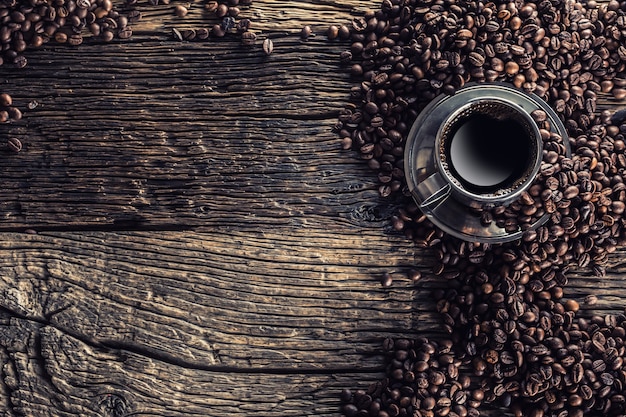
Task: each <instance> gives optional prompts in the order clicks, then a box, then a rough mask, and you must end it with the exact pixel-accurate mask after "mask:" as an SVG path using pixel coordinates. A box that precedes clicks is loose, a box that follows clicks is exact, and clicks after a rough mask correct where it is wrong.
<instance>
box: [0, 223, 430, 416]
mask: <svg viewBox="0 0 626 417" xmlns="http://www.w3.org/2000/svg"><path fill="white" fill-rule="evenodd" d="M355 230H357V228H354V227H352V228H345V230H344V233H340V234H333V233H323V232H320V231H310V230H306V231H302V230H298V229H295V230H291V231H289V230H280V231H266V232H259V233H256V234H253V233H251V232H237V231H228V230H218V231H216V232H214V233H200V234H197V233H188V232H185V233H182V232H167V233H166V232H160V233H159V234H158V235H157V236H155V235H154V234H153V233H149V232H133V233H115V234H113V233H104V232H93V233H50V234H42V235H30V234H4V236H5V237H6V239H5V240H3V241H2V242H0V259H1V260H0V271H1V272H0V276H1V277H2V278H1V279H0V311H2V312H3V313H2V317H3V319H2V320H0V347H2V349H0V352H4V355H1V356H0V359H2V361H3V362H2V363H3V365H4V366H3V367H1V368H2V369H3V372H4V375H3V377H4V378H3V380H4V381H5V383H4V385H3V384H0V386H2V389H3V391H0V394H2V393H3V392H4V395H0V404H4V405H5V406H7V407H6V408H7V409H8V405H9V404H10V403H11V402H13V403H14V405H15V412H16V413H23V414H26V415H29V414H35V415H82V416H84V415H116V414H112V412H111V413H110V414H107V413H106V412H104V411H103V410H102V408H101V407H102V405H101V402H102V401H105V400H106V399H107V395H108V394H116V395H119V396H120V397H121V398H124V401H125V403H126V404H127V405H128V409H127V411H128V412H139V413H145V414H156V415H194V414H199V415H206V416H212V415H216V416H217V415H223V414H225V413H236V414H238V415H258V416H268V415H276V416H278V415H327V416H330V415H336V413H337V410H338V406H339V403H338V391H339V390H340V389H341V388H342V387H346V386H355V385H357V386H362V385H363V384H365V383H367V382H373V381H375V380H376V379H377V378H380V377H381V376H382V370H383V367H384V360H383V357H382V356H381V353H380V343H381V341H382V340H383V339H384V338H385V337H389V336H395V337H399V336H406V335H409V334H411V332H412V329H413V328H414V326H415V325H416V323H417V322H418V321H420V320H422V317H421V313H418V310H419V309H420V308H419V307H418V306H417V305H416V298H415V297H414V295H415V289H416V288H415V286H414V285H413V283H411V282H409V281H408V278H406V277H404V276H403V274H404V273H406V272H407V270H408V269H409V268H411V267H412V264H413V258H414V249H413V247H412V245H411V244H410V243H409V242H406V241H405V240H404V239H403V238H402V237H390V236H386V237H385V236H381V235H380V234H379V233H378V232H377V231H376V230H363V231H360V232H356V233H355ZM382 247H384V248H385V250H384V253H385V254H386V255H385V257H381V256H380V253H379V249H380V248H382ZM427 267H428V266H427V265H425V266H424V268H427ZM389 270H392V271H394V272H395V276H396V281H395V284H394V286H393V287H392V288H383V287H382V286H381V285H380V283H379V282H378V281H377V280H376V276H380V275H382V274H383V273H384V272H385V271H389ZM154 395H158V396H159V397H158V398H154ZM98 413H100V414H98ZM9 415H10V414H9ZM120 415H121V414H120Z"/></svg>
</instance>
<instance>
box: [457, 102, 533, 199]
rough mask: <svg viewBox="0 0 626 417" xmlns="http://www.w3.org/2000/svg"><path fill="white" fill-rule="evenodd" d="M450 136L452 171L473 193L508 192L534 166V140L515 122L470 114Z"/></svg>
mask: <svg viewBox="0 0 626 417" xmlns="http://www.w3.org/2000/svg"><path fill="white" fill-rule="evenodd" d="M450 137H451V139H450V140H449V142H448V143H449V145H448V149H446V151H447V153H448V162H449V163H448V165H449V168H450V171H451V172H452V174H453V175H454V176H455V178H457V179H458V180H459V182H460V183H461V184H462V185H463V187H464V188H465V189H466V190H468V191H470V192H474V193H490V192H494V191H496V190H499V189H506V188H508V187H510V186H512V185H513V184H514V183H515V181H516V180H518V179H519V178H521V177H522V176H523V175H524V174H525V173H526V172H527V170H528V167H529V166H530V165H532V155H533V145H532V138H531V137H530V135H529V132H528V131H527V130H526V129H525V128H524V126H523V125H522V124H521V123H520V122H518V121H516V120H513V119H507V120H498V119H495V118H493V117H490V116H488V115H484V114H474V115H470V116H468V117H467V118H466V119H464V120H461V121H460V122H458V123H457V126H455V127H454V128H453V130H452V132H451V135H450Z"/></svg>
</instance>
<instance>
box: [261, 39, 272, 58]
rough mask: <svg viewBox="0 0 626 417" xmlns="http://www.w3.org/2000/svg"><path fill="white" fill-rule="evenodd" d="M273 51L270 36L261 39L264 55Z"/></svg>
mask: <svg viewBox="0 0 626 417" xmlns="http://www.w3.org/2000/svg"><path fill="white" fill-rule="evenodd" d="M273 51H274V43H273V42H272V40H271V39H270V38H266V39H265V40H264V41H263V52H264V53H265V55H271V54H272V52H273Z"/></svg>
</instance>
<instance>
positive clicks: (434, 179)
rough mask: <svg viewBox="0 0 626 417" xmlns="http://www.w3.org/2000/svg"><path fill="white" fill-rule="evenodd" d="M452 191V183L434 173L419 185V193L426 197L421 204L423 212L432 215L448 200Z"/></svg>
mask: <svg viewBox="0 0 626 417" xmlns="http://www.w3.org/2000/svg"><path fill="white" fill-rule="evenodd" d="M450 191H451V187H450V183H448V182H447V181H446V180H444V178H443V177H442V176H441V174H440V173H439V172H434V173H433V174H431V175H430V176H429V177H427V178H426V179H424V180H423V181H422V182H420V183H419V184H418V185H417V193H418V194H419V195H420V196H425V197H426V198H424V199H423V200H422V202H421V203H420V204H419V207H420V209H421V210H422V212H423V213H432V212H433V211H434V210H435V209H436V208H437V207H439V206H440V205H441V204H443V203H444V202H445V201H446V200H447V199H448V197H449V196H450Z"/></svg>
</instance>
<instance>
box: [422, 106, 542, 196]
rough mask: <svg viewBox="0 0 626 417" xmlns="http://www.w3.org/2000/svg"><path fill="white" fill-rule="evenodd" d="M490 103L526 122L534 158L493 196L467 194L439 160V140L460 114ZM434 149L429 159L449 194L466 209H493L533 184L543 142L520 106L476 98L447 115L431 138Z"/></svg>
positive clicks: (530, 119)
mask: <svg viewBox="0 0 626 417" xmlns="http://www.w3.org/2000/svg"><path fill="white" fill-rule="evenodd" d="M492 103H497V104H498V105H501V106H504V107H507V108H509V109H511V110H513V111H515V113H516V114H517V115H518V116H519V117H520V118H521V119H522V120H523V121H524V122H526V124H527V125H528V127H529V128H530V129H531V130H532V135H531V136H532V137H531V142H532V143H533V145H534V148H535V155H534V158H532V155H531V159H534V160H533V163H532V164H531V165H530V166H529V168H528V169H526V170H525V171H524V173H523V175H522V176H521V177H520V178H518V179H516V180H515V181H514V182H513V184H512V185H510V186H509V187H508V188H507V189H506V190H496V192H490V193H475V192H472V191H470V190H467V189H466V188H465V187H464V186H463V185H462V184H461V182H460V181H459V180H458V179H457V178H456V177H455V176H454V175H452V173H451V172H450V169H449V167H448V162H447V161H444V160H443V158H444V157H445V156H444V155H445V151H444V148H445V143H443V142H442V140H443V136H444V133H445V132H444V130H445V129H447V128H450V125H451V124H454V123H456V122H457V120H456V119H458V118H460V117H463V116H462V114H463V113H464V112H466V111H467V110H468V109H471V108H475V107H477V106H480V105H484V104H492ZM434 149H435V152H434V155H433V156H434V159H435V163H436V164H437V169H438V170H439V172H441V173H442V174H443V176H444V177H445V179H446V181H447V182H448V183H449V184H450V186H451V189H452V191H453V193H454V194H456V195H457V197H460V198H461V199H462V200H463V201H464V203H465V204H467V205H469V206H470V207H480V208H485V207H488V206H493V205H506V204H508V203H509V202H511V201H513V200H515V199H517V198H518V197H519V196H520V195H521V194H522V193H523V192H524V191H525V190H527V189H528V188H529V187H530V185H531V184H532V183H533V182H534V180H535V178H536V176H537V174H538V172H539V169H540V167H541V162H542V156H543V140H542V138H541V133H540V132H539V127H538V126H537V123H536V122H535V121H534V120H533V119H532V117H531V116H530V115H529V114H528V113H527V112H526V111H525V110H524V109H523V108H522V107H521V106H519V105H517V104H516V103H512V102H510V101H507V100H503V99H501V98H498V97H479V98H476V99H474V100H471V101H469V102H467V103H466V104H464V105H463V106H461V107H459V108H458V109H456V110H455V111H453V112H451V113H450V114H449V115H448V117H447V118H446V119H445V120H444V121H443V122H442V123H441V125H440V126H439V129H438V130H437V134H436V137H435V147H434Z"/></svg>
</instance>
